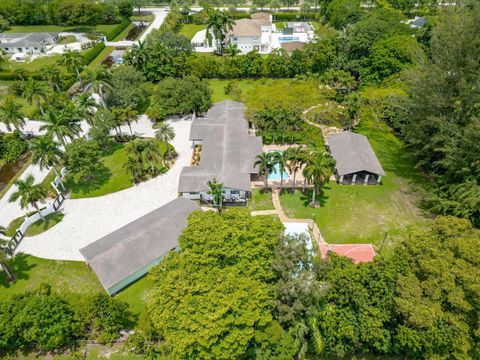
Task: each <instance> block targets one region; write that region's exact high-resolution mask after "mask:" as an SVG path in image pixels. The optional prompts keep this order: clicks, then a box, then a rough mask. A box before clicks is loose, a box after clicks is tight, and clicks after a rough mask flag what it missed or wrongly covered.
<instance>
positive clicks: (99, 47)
mask: <svg viewBox="0 0 480 360" xmlns="http://www.w3.org/2000/svg"><path fill="white" fill-rule="evenodd" d="M103 49H105V44H104V43H103V42H99V43H97V44H96V45H95V46H94V47H93V48H91V49H90V50H88V51H87V52H86V53H85V54H84V55H83V63H84V64H85V65H88V64H90V63H91V62H92V61H93V60H94V59H95V58H96V57H97V56H98V55H100V53H101V52H102V51H103Z"/></svg>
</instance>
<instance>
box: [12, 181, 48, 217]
mask: <svg viewBox="0 0 480 360" xmlns="http://www.w3.org/2000/svg"><path fill="white" fill-rule="evenodd" d="M14 184H15V186H16V187H17V190H16V191H15V192H14V193H13V194H12V195H11V196H10V199H8V201H9V202H15V201H17V200H20V206H21V207H22V209H24V208H26V207H27V206H28V205H32V206H33V207H34V208H35V209H36V210H37V212H38V214H39V215H40V217H41V218H42V220H43V221H45V218H44V217H43V215H42V213H41V212H40V209H39V207H38V202H39V201H41V200H43V199H45V196H46V191H45V188H44V187H43V186H42V185H40V184H35V178H34V177H33V175H31V174H30V175H28V176H27V177H26V179H25V180H21V179H19V180H17V181H15V183H14Z"/></svg>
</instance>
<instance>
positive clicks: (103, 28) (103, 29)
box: [5, 24, 118, 34]
mask: <svg viewBox="0 0 480 360" xmlns="http://www.w3.org/2000/svg"><path fill="white" fill-rule="evenodd" d="M117 25H118V24H101V25H97V26H96V27H95V31H96V32H99V33H102V34H105V33H108V32H110V31H112V30H113V29H114V28H115V26H117ZM93 30H94V29H93V27H92V26H86V25H78V26H75V25H69V26H60V25H27V26H11V27H10V28H9V29H8V30H7V31H5V32H7V33H16V32H45V31H47V32H48V31H52V32H90V31H93Z"/></svg>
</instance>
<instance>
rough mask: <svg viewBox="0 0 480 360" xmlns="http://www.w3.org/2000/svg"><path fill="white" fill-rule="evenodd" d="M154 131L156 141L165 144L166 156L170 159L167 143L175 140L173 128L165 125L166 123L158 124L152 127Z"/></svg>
mask: <svg viewBox="0 0 480 360" xmlns="http://www.w3.org/2000/svg"><path fill="white" fill-rule="evenodd" d="M153 128H154V129H156V130H155V138H156V139H157V140H160V141H163V142H165V143H166V144H167V156H168V158H169V159H170V155H171V154H170V146H169V142H170V141H172V140H173V139H175V131H174V130H173V126H172V125H169V124H167V123H166V122H164V121H162V122H158V123H155V124H154V125H153Z"/></svg>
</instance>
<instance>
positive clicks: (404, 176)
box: [281, 120, 429, 246]
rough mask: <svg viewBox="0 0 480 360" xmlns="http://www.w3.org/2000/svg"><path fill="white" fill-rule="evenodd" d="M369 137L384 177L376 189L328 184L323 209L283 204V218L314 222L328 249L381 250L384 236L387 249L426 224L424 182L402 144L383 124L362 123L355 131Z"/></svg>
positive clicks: (292, 197)
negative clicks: (367, 246)
mask: <svg viewBox="0 0 480 360" xmlns="http://www.w3.org/2000/svg"><path fill="white" fill-rule="evenodd" d="M357 131H358V132H360V133H362V134H364V135H366V136H368V138H369V140H370V143H371V145H372V147H373V149H374V150H375V153H376V154H377V156H378V158H379V160H380V163H381V164H382V166H383V168H384V170H385V172H386V173H387V176H385V177H383V179H382V184H381V185H380V186H362V185H337V184H336V183H335V182H332V181H331V182H330V183H328V184H326V185H325V186H324V188H323V191H322V194H321V196H320V199H321V204H322V206H321V207H320V208H316V209H313V208H311V207H310V206H309V205H308V204H309V201H310V193H309V194H308V196H306V195H304V194H302V193H301V192H300V191H297V192H296V193H295V194H291V193H290V192H285V193H284V194H282V196H281V203H282V206H283V208H284V210H285V213H286V214H287V216H290V217H296V218H307V219H312V218H313V216H314V215H313V214H315V217H316V223H317V225H318V226H319V228H320V231H321V232H322V234H323V236H324V238H325V240H326V241H327V242H330V243H373V244H375V245H379V244H380V243H381V242H382V239H383V237H384V235H385V233H386V232H387V231H388V237H387V241H386V242H385V244H386V245H387V246H388V245H390V244H392V243H394V242H396V241H398V240H400V239H402V238H405V237H407V236H408V234H409V232H410V231H411V230H413V229H415V228H419V227H424V226H425V225H427V224H428V222H429V220H428V219H427V218H426V217H425V216H424V215H423V213H422V211H421V210H420V209H419V208H418V207H417V205H416V204H417V202H418V197H419V194H418V193H417V190H418V191H421V189H422V188H421V187H419V185H421V184H422V182H423V181H425V180H424V179H423V177H422V176H421V175H420V173H419V172H418V171H417V170H416V169H415V168H414V167H413V164H412V163H411V162H410V160H409V159H408V156H407V152H406V150H405V148H404V145H403V143H402V142H401V141H400V140H399V139H397V138H396V137H395V136H394V135H393V134H392V133H391V131H390V129H389V128H388V127H387V126H386V125H385V124H383V123H374V122H373V121H368V120H366V121H365V123H364V124H362V126H360V127H359V128H358V129H357Z"/></svg>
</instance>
